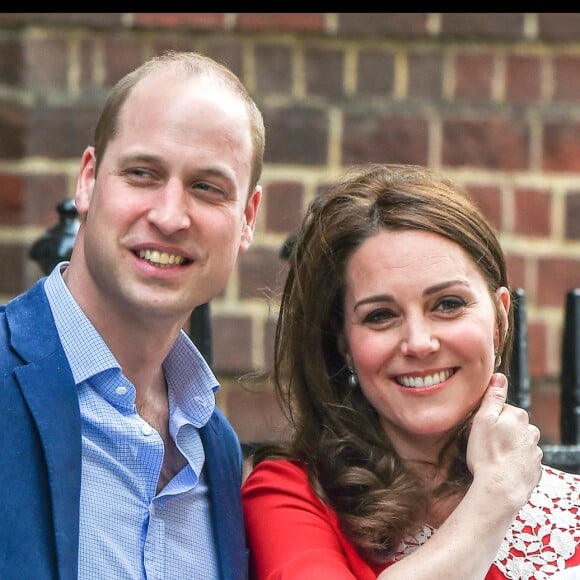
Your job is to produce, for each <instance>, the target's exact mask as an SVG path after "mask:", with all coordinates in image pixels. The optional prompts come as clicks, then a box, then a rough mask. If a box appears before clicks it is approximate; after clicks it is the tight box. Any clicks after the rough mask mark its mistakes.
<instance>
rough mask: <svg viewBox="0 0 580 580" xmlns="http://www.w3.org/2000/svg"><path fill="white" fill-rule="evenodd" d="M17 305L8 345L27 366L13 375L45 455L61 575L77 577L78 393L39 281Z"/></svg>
mask: <svg viewBox="0 0 580 580" xmlns="http://www.w3.org/2000/svg"><path fill="white" fill-rule="evenodd" d="M15 302H18V304H17V306H18V309H15V308H14V306H15V304H9V305H7V309H6V313H7V319H8V323H9V325H10V328H11V336H12V344H13V346H14V348H15V350H16V351H17V352H19V354H20V355H21V356H22V357H23V359H24V360H25V361H26V363H27V364H23V365H22V366H20V367H18V368H16V369H15V376H16V379H17V381H18V384H19V386H20V389H21V391H22V394H23V396H24V398H25V399H26V402H27V404H28V406H29V409H30V412H31V414H32V416H33V417H34V421H35V423H36V427H37V428H38V433H39V435H40V440H41V442H42V446H43V449H44V453H45V459H46V465H47V469H48V475H49V482H50V492H51V498H52V507H53V514H54V529H55V537H56V544H57V551H58V565H59V570H60V573H61V577H63V578H65V577H67V578H68V577H76V569H77V566H78V538H79V502H80V485H81V460H82V442H81V427H80V412H79V403H78V394H77V390H76V388H75V383H74V380H73V377H72V373H71V371H70V367H69V364H68V361H67V359H66V355H65V353H64V351H63V349H62V347H61V345H60V341H59V339H58V333H57V331H56V327H55V325H54V321H53V318H52V314H51V311H50V308H49V305H48V300H47V299H46V295H45V293H44V290H43V288H42V287H41V286H40V283H38V284H36V285H35V286H34V287H33V288H32V289H31V290H30V291H29V292H27V293H26V294H24V295H23V296H21V297H19V298H18V299H17V300H16V301H15ZM73 566H74V571H75V572H74V576H71V575H70V573H69V572H70V568H69V567H71V568H72V567H73ZM67 568H69V570H68V571H67V572H66V573H65V569H67Z"/></svg>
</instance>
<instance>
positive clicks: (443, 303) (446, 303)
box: [435, 297, 466, 312]
mask: <svg viewBox="0 0 580 580" xmlns="http://www.w3.org/2000/svg"><path fill="white" fill-rule="evenodd" d="M465 304H466V303H465V300H463V298H457V297H449V298H443V299H441V300H439V301H438V302H437V305H436V307H435V310H440V311H442V312H453V311H455V310H458V309H459V308H462V307H463V306H465Z"/></svg>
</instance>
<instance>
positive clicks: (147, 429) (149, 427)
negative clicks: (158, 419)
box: [141, 423, 153, 435]
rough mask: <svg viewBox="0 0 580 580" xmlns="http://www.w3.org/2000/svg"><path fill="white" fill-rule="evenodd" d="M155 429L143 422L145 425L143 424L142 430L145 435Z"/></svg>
mask: <svg viewBox="0 0 580 580" xmlns="http://www.w3.org/2000/svg"><path fill="white" fill-rule="evenodd" d="M152 431H153V429H152V427H151V425H147V423H143V425H141V432H142V433H143V435H151V432H152Z"/></svg>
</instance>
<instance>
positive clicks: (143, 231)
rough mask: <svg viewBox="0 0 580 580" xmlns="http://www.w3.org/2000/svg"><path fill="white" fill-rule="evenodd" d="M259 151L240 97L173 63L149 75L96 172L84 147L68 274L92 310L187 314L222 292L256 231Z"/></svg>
mask: <svg viewBox="0 0 580 580" xmlns="http://www.w3.org/2000/svg"><path fill="white" fill-rule="evenodd" d="M252 155H253V151H252V141H251V135H250V128H249V122H248V116H247V113H246V109H245V107H244V104H243V103H242V101H241V100H240V99H239V98H238V97H236V96H233V95H232V94H230V93H228V92H226V91H225V90H224V89H221V88H218V87H216V86H215V85H212V84H211V83H210V82H208V81H206V80H204V79H201V78H195V79H193V80H192V78H191V77H186V76H184V75H182V74H177V73H174V72H163V73H157V74H155V75H153V76H152V77H149V78H147V79H144V80H143V81H141V82H140V83H139V84H138V85H137V86H136V87H135V88H134V89H133V92H132V93H131V95H130V96H129V98H128V100H127V101H126V103H125V104H124V105H123V108H122V110H121V113H120V118H119V122H118V134H117V135H116V136H115V137H114V138H113V139H112V140H111V141H110V142H109V144H108V146H107V148H106V151H105V154H104V157H103V159H102V160H100V165H99V170H98V174H97V175H96V176H95V174H94V167H95V159H94V154H93V151H92V148H89V149H87V151H86V152H85V154H84V157H83V162H82V167H81V175H80V177H79V182H78V186H77V194H76V205H77V209H78V211H79V214H80V216H81V222H82V225H81V228H80V230H79V234H78V236H79V239H78V240H77V241H78V244H77V246H78V248H76V249H75V253H76V255H75V254H73V258H72V261H71V265H70V266H69V273H67V283H68V284H69V286H70V287H71V290H72V291H73V293H74V294H76V297H77V299H79V300H80V302H81V305H82V306H83V308H84V309H85V311H87V313H88V314H89V315H90V313H91V312H92V313H93V314H94V315H97V314H99V315H113V316H120V317H123V318H124V319H131V318H132V317H137V318H139V319H141V320H143V321H145V319H147V320H148V321H151V322H152V323H153V322H154V321H155V320H156V319H159V320H166V321H167V320H170V321H173V322H178V321H179V320H182V321H184V320H185V319H186V318H187V316H189V314H190V312H191V310H192V309H193V308H195V307H196V306H198V305H200V304H203V303H205V302H208V301H209V300H211V299H212V298H214V297H215V296H216V295H217V294H218V293H219V292H221V291H222V289H223V288H224V287H225V285H226V282H227V279H228V276H229V274H230V273H231V271H232V269H233V267H234V264H235V261H236V258H237V256H238V253H239V252H240V251H244V250H245V249H247V248H248V246H249V244H250V242H251V240H252V236H253V230H254V226H255V219H256V211H257V209H258V205H259V201H260V191H259V189H257V190H256V191H254V192H253V193H252V195H251V196H250V198H249V199H248V190H249V186H250V175H251V163H252ZM75 290H76V291H75ZM143 317H145V318H143Z"/></svg>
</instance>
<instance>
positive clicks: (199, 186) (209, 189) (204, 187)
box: [193, 181, 227, 197]
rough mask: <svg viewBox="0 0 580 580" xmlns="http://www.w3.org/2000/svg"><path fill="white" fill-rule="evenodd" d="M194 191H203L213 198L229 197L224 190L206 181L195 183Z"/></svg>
mask: <svg viewBox="0 0 580 580" xmlns="http://www.w3.org/2000/svg"><path fill="white" fill-rule="evenodd" d="M193 189H194V190H196V191H202V192H203V193H204V194H206V195H211V196H212V197H227V194H226V192H225V191H224V190H223V189H221V188H220V187H216V186H215V185H211V184H210V183H206V182H204V181H199V182H198V183H195V184H194V185H193Z"/></svg>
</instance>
